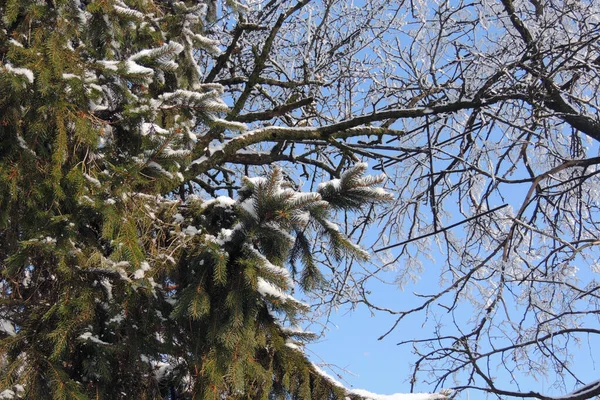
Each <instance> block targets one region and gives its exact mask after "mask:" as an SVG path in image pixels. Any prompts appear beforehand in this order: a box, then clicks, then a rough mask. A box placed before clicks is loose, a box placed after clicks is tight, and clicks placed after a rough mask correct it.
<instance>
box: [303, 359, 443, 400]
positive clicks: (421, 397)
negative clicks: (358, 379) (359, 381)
mask: <svg viewBox="0 0 600 400" xmlns="http://www.w3.org/2000/svg"><path fill="white" fill-rule="evenodd" d="M312 365H313V368H314V369H315V370H316V371H317V372H318V373H319V374H320V375H321V376H323V377H324V378H325V379H327V380H328V381H329V382H331V383H332V384H334V385H335V386H337V387H339V388H342V389H344V390H345V391H346V393H347V394H349V395H356V396H362V397H364V398H365V399H367V400H446V399H448V394H449V393H450V391H442V392H441V393H395V394H376V393H371V392H369V391H367V390H364V389H347V388H346V387H345V386H344V385H342V384H341V383H340V382H339V381H337V380H336V379H335V378H333V377H331V376H330V375H329V374H328V373H327V372H325V371H323V370H322V369H321V368H319V366H317V365H316V364H314V363H313V364H312ZM346 399H347V400H349V397H346Z"/></svg>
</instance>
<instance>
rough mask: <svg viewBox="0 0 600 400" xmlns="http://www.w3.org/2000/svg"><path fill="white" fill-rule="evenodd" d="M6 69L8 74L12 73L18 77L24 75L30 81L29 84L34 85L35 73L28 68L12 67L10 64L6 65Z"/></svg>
mask: <svg viewBox="0 0 600 400" xmlns="http://www.w3.org/2000/svg"><path fill="white" fill-rule="evenodd" d="M4 68H6V70H7V71H8V72H11V73H13V74H16V75H22V76H24V77H25V78H27V80H28V81H29V83H33V81H34V80H35V77H34V75H33V71H31V70H30V69H27V68H15V67H13V66H12V65H10V63H8V64H4Z"/></svg>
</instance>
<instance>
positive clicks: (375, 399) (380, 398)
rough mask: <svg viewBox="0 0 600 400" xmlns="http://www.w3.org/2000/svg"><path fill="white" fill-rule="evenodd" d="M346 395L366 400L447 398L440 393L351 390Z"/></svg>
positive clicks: (435, 399) (439, 399) (431, 399)
mask: <svg viewBox="0 0 600 400" xmlns="http://www.w3.org/2000/svg"><path fill="white" fill-rule="evenodd" d="M347 392H348V394H355V395H358V396H362V397H364V398H365V399H367V400H442V399H447V398H448V396H446V395H444V394H440V393H396V394H389V395H386V394H375V393H371V392H369V391H367V390H363V389H352V390H348V391H347Z"/></svg>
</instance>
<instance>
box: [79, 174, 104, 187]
mask: <svg viewBox="0 0 600 400" xmlns="http://www.w3.org/2000/svg"><path fill="white" fill-rule="evenodd" d="M83 176H84V177H85V179H87V180H88V181H89V182H90V183H91V184H92V185H94V186H96V187H97V188H99V187H102V185H101V184H100V181H99V180H98V179H96V178H94V177H93V176H90V175H88V174H83Z"/></svg>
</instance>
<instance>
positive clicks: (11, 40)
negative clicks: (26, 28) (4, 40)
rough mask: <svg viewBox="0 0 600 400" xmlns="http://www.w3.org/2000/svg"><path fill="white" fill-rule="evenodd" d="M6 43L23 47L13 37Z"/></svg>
mask: <svg viewBox="0 0 600 400" xmlns="http://www.w3.org/2000/svg"><path fill="white" fill-rule="evenodd" d="M8 43H10V44H12V45H13V46H17V47H23V45H22V44H21V43H19V42H17V41H16V40H15V39H8Z"/></svg>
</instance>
